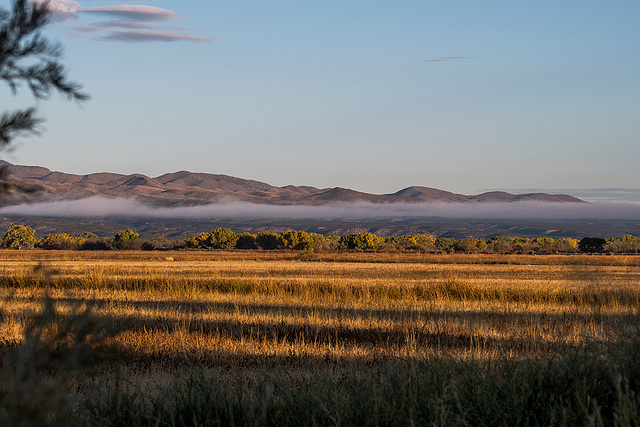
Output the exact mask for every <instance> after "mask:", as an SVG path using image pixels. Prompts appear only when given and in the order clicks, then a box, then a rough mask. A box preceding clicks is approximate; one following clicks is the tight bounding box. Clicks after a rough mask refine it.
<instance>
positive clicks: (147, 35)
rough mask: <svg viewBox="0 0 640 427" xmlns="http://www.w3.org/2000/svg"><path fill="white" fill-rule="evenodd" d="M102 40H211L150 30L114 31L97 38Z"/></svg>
mask: <svg viewBox="0 0 640 427" xmlns="http://www.w3.org/2000/svg"><path fill="white" fill-rule="evenodd" d="M95 38H96V39H101V40H117V41H127V42H150V41H161V42H174V41H179V40H185V41H192V42H210V41H211V39H208V38H206V37H201V36H198V35H195V34H185V33H173V32H168V31H150V30H114V31H111V32H109V33H108V34H106V35H103V36H99V37H95Z"/></svg>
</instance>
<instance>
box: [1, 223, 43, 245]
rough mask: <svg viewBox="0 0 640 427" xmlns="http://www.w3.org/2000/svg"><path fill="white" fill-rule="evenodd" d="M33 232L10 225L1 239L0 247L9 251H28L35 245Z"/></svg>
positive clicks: (22, 226)
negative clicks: (0, 244)
mask: <svg viewBox="0 0 640 427" xmlns="http://www.w3.org/2000/svg"><path fill="white" fill-rule="evenodd" d="M35 233H36V232H35V230H34V229H33V228H31V227H25V226H24V225H12V226H11V227H9V228H8V229H7V232H6V233H4V236H3V237H2V247H3V248H10V249H29V248H32V247H33V245H34V244H35V243H36V238H35Z"/></svg>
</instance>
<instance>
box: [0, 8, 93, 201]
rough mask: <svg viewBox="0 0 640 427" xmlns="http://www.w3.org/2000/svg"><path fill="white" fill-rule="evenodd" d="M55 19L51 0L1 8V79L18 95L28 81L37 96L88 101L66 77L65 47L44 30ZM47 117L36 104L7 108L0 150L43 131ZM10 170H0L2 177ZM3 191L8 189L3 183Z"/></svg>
mask: <svg viewBox="0 0 640 427" xmlns="http://www.w3.org/2000/svg"><path fill="white" fill-rule="evenodd" d="M50 22H51V12H50V10H49V6H48V3H46V2H45V3H27V1H26V0H14V2H13V7H12V9H11V11H7V10H6V9H4V8H0V79H1V80H3V81H4V82H5V83H6V84H7V85H8V86H9V88H10V89H11V93H12V94H13V95H17V93H18V88H19V87H21V86H22V85H25V86H26V87H28V88H29V90H30V92H31V94H32V95H33V97H34V98H35V99H36V100H43V99H49V98H50V97H51V95H52V94H53V93H59V94H60V95H63V96H64V97H66V98H67V99H69V100H75V101H79V102H82V101H86V100H88V99H89V96H88V95H87V94H86V93H84V92H82V86H81V85H80V84H78V83H76V82H73V81H70V80H68V79H67V77H66V70H65V68H64V66H63V65H62V64H61V63H60V62H59V61H60V59H61V58H62V53H63V49H62V46H61V45H60V44H59V43H56V42H52V41H51V40H49V39H48V38H46V37H44V36H43V35H42V34H41V30H42V29H43V28H44V27H46V26H47V24H49V23H50ZM43 121H44V119H43V118H42V117H40V116H38V111H37V108H36V107H30V108H26V109H23V110H17V111H5V112H3V113H2V115H0V150H4V149H6V148H8V147H9V146H10V145H11V143H12V142H13V141H14V140H15V138H16V137H18V136H20V135H24V134H39V131H38V127H39V125H40V124H41V123H42V122H43ZM5 176H6V171H3V170H0V180H2V181H4V180H3V178H4V177H5ZM0 184H2V185H0V191H2V192H6V191H7V190H8V187H7V185H5V184H6V183H0Z"/></svg>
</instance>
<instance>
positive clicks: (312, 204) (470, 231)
mask: <svg viewBox="0 0 640 427" xmlns="http://www.w3.org/2000/svg"><path fill="white" fill-rule="evenodd" d="M5 167H6V168H7V170H8V171H9V175H8V179H7V182H8V183H9V185H10V186H13V187H15V191H14V192H13V196H12V195H11V194H9V195H8V196H7V197H4V198H3V200H2V202H3V207H1V208H0V215H3V216H4V218H3V219H2V220H0V223H2V224H12V223H23V224H27V225H31V226H32V227H34V228H36V229H37V230H38V232H39V233H41V232H62V231H66V232H76V231H77V232H84V231H91V232H101V233H103V234H105V235H109V234H111V233H112V232H117V231H119V230H121V229H122V228H135V229H136V230H137V231H138V232H141V233H142V234H143V235H145V234H146V235H153V234H165V235H167V236H173V237H184V236H188V235H190V234H194V233H198V232H202V231H208V230H209V229H210V228H215V227H218V226H225V227H229V228H232V229H234V230H235V231H240V232H241V231H249V232H256V231H261V230H272V231H284V230H286V229H298V230H305V231H311V232H316V233H321V234H348V233H353V232H361V231H370V232H373V233H376V234H379V235H401V234H412V233H425V234H430V235H434V236H445V237H456V238H463V237H491V236H494V235H519V236H523V237H524V236H528V237H532V236H541V235H545V236H557V237H581V236H588V235H593V236H605V237H609V236H617V235H625V234H640V204H634V203H585V202H583V201H582V200H580V199H578V198H575V197H573V196H570V195H566V194H556V195H554V194H547V193H539V192H532V193H526V194H512V193H507V192H500V191H491V192H486V193H482V194H479V195H473V196H467V195H462V194H456V193H451V192H448V191H443V190H438V189H434V188H429V187H420V186H413V187H408V188H405V189H403V190H400V191H397V192H396V193H393V194H383V195H378V194H368V193H362V192H358V191H354V190H350V189H345V188H339V187H336V188H330V189H319V188H315V187H310V186H291V185H290V186H286V187H274V186H271V185H269V184H266V183H262V182H259V181H252V180H245V179H241V178H234V177H230V176H226V175H213V174H201V173H191V172H186V171H182V172H175V173H170V174H165V175H162V176H160V177H156V178H149V177H146V176H144V175H139V174H134V175H120V174H112V173H95V174H89V175H73V174H65V173H61V172H52V171H50V170H49V169H46V168H42V167H37V166H15V165H9V164H6V163H5ZM24 189H27V190H29V191H28V192H26V193H25V192H24V191H23V190H24Z"/></svg>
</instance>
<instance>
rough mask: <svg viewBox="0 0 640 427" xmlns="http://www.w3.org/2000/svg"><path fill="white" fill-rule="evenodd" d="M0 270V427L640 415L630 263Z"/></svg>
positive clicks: (352, 259) (479, 260)
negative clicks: (1, 351)
mask: <svg viewBox="0 0 640 427" xmlns="http://www.w3.org/2000/svg"><path fill="white" fill-rule="evenodd" d="M0 268H2V275H1V282H0V293H1V294H2V296H3V298H2V304H1V306H0V309H1V310H2V313H3V322H2V326H1V328H0V337H1V339H2V343H3V346H4V349H5V351H4V358H3V369H2V375H3V377H2V385H1V386H0V422H2V424H14V423H16V422H18V421H23V422H24V424H25V425H36V424H39V423H40V424H47V423H52V424H77V425H234V424H237V425H248V424H270V425H300V424H316V425H338V424H341V425H354V424H357V425H380V424H383V425H407V424H434V425H495V424H503V425H576V424H592V425H637V423H638V421H637V420H638V419H639V417H640V395H639V394H638V393H640V329H639V327H640V322H639V320H640V317H639V316H640V313H639V312H638V310H639V307H640V287H639V286H638V284H639V283H640V257H638V256H629V255H626V256H606V257H603V256H590V255H579V254H576V255H547V256H544V257H540V256H537V255H484V254H475V255H462V254H460V255H449V254H420V253H406V254H405V253H395V254H391V253H366V252H364V253H357V252H343V253H328V252H327V253H309V252H305V251H255V250H254V251H167V252H144V251H120V252H105V251H99V252H91V251H82V252H78V251H10V250H5V251H0ZM52 396H53V397H52Z"/></svg>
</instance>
